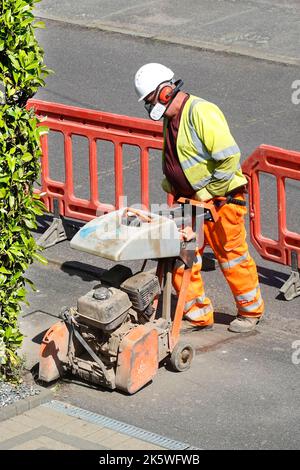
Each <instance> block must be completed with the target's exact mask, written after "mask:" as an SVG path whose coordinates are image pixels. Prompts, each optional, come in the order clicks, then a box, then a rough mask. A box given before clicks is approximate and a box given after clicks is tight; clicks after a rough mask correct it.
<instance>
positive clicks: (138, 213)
mask: <svg viewBox="0 0 300 470" xmlns="http://www.w3.org/2000/svg"><path fill="white" fill-rule="evenodd" d="M130 214H133V215H136V216H137V217H138V218H139V219H140V220H141V221H142V222H147V223H150V222H152V218H151V217H150V216H149V215H146V214H143V213H142V212H141V211H139V210H137V209H133V208H131V207H126V209H125V210H124V213H123V217H129V216H130Z"/></svg>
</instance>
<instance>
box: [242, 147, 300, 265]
mask: <svg viewBox="0 0 300 470" xmlns="http://www.w3.org/2000/svg"><path fill="white" fill-rule="evenodd" d="M242 168H243V172H244V173H245V175H246V176H247V177H248V180H249V215H250V230H251V241H252V243H253V245H254V247H255V248H256V250H257V251H258V252H259V253H260V255H261V256H262V257H263V258H265V259H268V260H270V261H275V262H277V263H281V264H284V265H289V266H293V267H295V258H296V261H297V258H298V263H296V264H297V265H298V266H297V267H298V268H299V267H300V233H294V232H291V231H289V230H288V228H287V222H286V214H287V202H286V189H285V179H286V178H289V179H293V180H300V152H294V151H291V150H285V149H282V148H278V147H271V146H268V145H261V146H260V147H258V148H257V149H256V150H255V151H254V152H253V153H252V155H250V156H249V157H248V158H247V160H246V161H245V162H244V163H243V165H242ZM260 172H264V173H269V174H271V175H273V176H275V177H276V182H277V201H272V202H273V203H274V204H276V205H277V217H278V239H277V240H273V239H271V238H267V237H265V236H263V235H262V233H261V193H260V182H259V173H260Z"/></svg>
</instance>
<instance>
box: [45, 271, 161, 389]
mask: <svg viewBox="0 0 300 470" xmlns="http://www.w3.org/2000/svg"><path fill="white" fill-rule="evenodd" d="M126 270H128V268H125V267H124V266H120V265H119V266H117V269H116V267H114V268H112V270H110V271H108V274H106V276H105V277H104V279H103V280H102V283H101V285H100V286H97V288H95V289H93V290H91V291H89V292H88V293H87V294H85V295H83V296H82V297H80V298H79V299H78V301H77V308H71V309H68V310H65V311H64V312H62V320H63V321H61V322H59V323H57V324H56V325H54V326H53V327H52V328H51V329H50V330H49V331H48V332H47V334H46V336H45V337H44V340H43V343H42V351H41V360H40V370H39V378H40V379H41V380H43V381H46V382H49V381H52V380H55V379H57V378H58V377H59V376H61V375H62V374H64V373H65V372H67V371H70V372H71V373H72V374H74V375H77V376H79V377H80V378H82V379H84V380H87V381H90V382H93V383H96V384H102V385H105V386H106V387H109V388H111V389H114V388H118V389H121V390H124V391H127V392H128V393H134V392H135V391H137V390H138V389H140V388H141V387H142V386H143V385H145V384H146V383H147V382H149V381H150V380H152V378H153V376H154V375H155V374H156V371H157V368H158V364H159V361H160V360H161V359H163V357H165V355H166V350H167V348H168V340H167V339H168V338H167V334H166V331H167V330H166V327H167V323H168V322H167V321H166V320H164V319H162V318H161V319H158V320H154V321H153V322H152V321H151V322H150V320H151V317H152V314H153V306H152V304H153V301H154V299H155V298H156V297H157V296H158V295H159V294H160V284H159V280H158V277H157V276H156V275H155V274H153V273H150V272H140V273H137V274H135V275H131V276H130V277H128V278H127V279H125V281H123V282H121V284H120V285H119V288H117V287H115V286H116V285H118V284H119V282H118V281H120V278H121V280H122V278H124V272H126ZM111 272H112V273H111ZM117 272H118V277H119V280H118V279H116V273H117ZM109 282H110V284H109ZM112 284H114V285H112ZM54 349H56V351H58V352H59V357H57V358H56V360H55V355H53V350H54Z"/></svg>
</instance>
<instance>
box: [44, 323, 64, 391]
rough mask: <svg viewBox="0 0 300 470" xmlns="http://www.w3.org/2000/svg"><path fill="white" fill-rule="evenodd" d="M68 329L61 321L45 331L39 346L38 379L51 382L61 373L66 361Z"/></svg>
mask: <svg viewBox="0 0 300 470" xmlns="http://www.w3.org/2000/svg"><path fill="white" fill-rule="evenodd" d="M68 341H69V331H68V328H67V327H66V324H65V323H64V322H63V321H60V322H58V323H55V324H54V325H52V326H51V328H50V329H49V330H48V331H47V332H46V334H45V336H44V338H43V341H42V343H41V347H40V365H39V379H40V380H43V381H44V382H51V381H52V380H56V379H58V378H59V377H60V376H62V375H63V363H66V362H68V356H67V353H68Z"/></svg>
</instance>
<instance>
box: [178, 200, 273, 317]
mask: <svg viewBox="0 0 300 470" xmlns="http://www.w3.org/2000/svg"><path fill="white" fill-rule="evenodd" d="M235 198H236V199H241V200H245V198H244V196H243V195H242V194H239V195H236V196H235ZM246 213H247V208H246V207H245V206H238V205H236V204H225V205H224V206H222V207H221V208H219V209H218V214H219V219H218V221H217V222H210V221H205V223H204V240H205V244H209V245H210V246H211V248H212V250H213V252H214V254H215V257H216V259H217V260H218V262H219V265H220V267H221V270H222V272H223V275H224V276H225V279H226V281H227V282H228V284H229V287H230V289H231V292H232V294H233V296H234V299H235V303H236V306H237V310H238V315H242V316H245V317H260V316H261V315H262V314H263V312H264V302H263V299H262V297H261V292H260V286H259V282H258V275H257V269H256V264H255V262H254V260H253V259H252V258H251V256H250V254H249V251H248V245H247V242H246V230H245V224H244V216H245V214H246ZM202 253H203V248H202V249H201V250H199V249H198V250H197V251H196V253H195V261H194V264H193V267H192V274H191V282H190V285H189V288H188V291H187V297H186V303H185V309H184V318H185V319H187V320H189V321H190V322H192V323H193V324H195V325H199V326H207V325H211V324H213V321H214V318H213V306H212V303H211V301H210V299H209V298H208V297H206V295H205V290H204V285H203V281H202V278H201V274H200V271H201V265H202ZM183 271H184V265H183V264H181V265H180V266H177V267H175V269H174V271H173V286H174V288H175V290H176V291H177V293H178V292H179V290H180V286H181V281H182V276H183Z"/></svg>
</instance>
